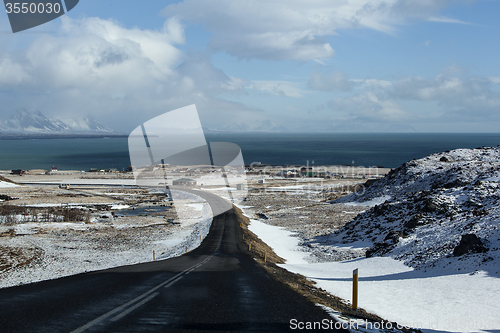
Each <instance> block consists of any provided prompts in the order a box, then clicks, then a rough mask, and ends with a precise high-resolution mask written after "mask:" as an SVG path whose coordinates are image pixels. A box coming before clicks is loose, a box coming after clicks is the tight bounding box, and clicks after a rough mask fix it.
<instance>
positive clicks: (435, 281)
mask: <svg viewBox="0 0 500 333" xmlns="http://www.w3.org/2000/svg"><path fill="white" fill-rule="evenodd" d="M249 229H250V230H251V231H252V232H254V233H255V234H256V235H257V236H258V237H259V238H261V239H262V240H263V241H264V242H266V243H267V244H268V245H269V246H271V247H272V248H273V250H275V252H276V253H277V254H278V255H279V256H281V257H283V258H284V259H285V260H286V261H287V263H286V264H283V265H281V266H282V267H284V268H285V269H287V270H289V271H291V272H294V273H299V274H302V275H304V276H306V277H308V278H310V279H312V280H313V281H315V282H316V283H317V286H318V287H320V288H323V289H325V290H327V291H328V292H330V293H331V294H333V295H336V296H339V297H341V298H343V299H345V300H348V301H351V297H352V289H351V288H352V271H353V270H354V269H355V268H358V269H359V272H360V273H359V276H360V278H359V304H360V306H361V307H362V308H364V309H365V310H367V311H369V312H372V313H374V314H377V315H379V316H380V317H382V318H386V319H388V320H391V321H395V322H397V323H398V324H400V325H405V326H409V327H414V328H422V330H423V331H424V332H438V331H445V332H486V331H493V330H499V329H500V320H499V319H498V313H500V303H499V302H498V298H499V297H500V279H499V278H497V277H494V276H490V275H488V274H487V273H486V272H484V271H478V272H476V273H475V274H449V273H446V272H443V271H439V270H437V269H436V270H433V271H427V272H422V271H416V270H414V269H413V268H411V267H408V266H405V265H404V264H403V263H402V262H401V261H397V260H394V259H391V258H388V257H373V258H358V259H354V260H348V261H341V262H323V263H307V262H306V261H305V259H304V257H305V255H307V254H306V253H305V252H303V251H301V249H300V247H299V243H300V240H299V239H298V238H297V237H294V234H293V233H292V232H290V231H287V230H285V229H284V228H280V227H276V226H271V225H267V224H265V223H263V222H260V221H257V220H251V224H250V226H249ZM346 245H348V244H344V246H346Z"/></svg>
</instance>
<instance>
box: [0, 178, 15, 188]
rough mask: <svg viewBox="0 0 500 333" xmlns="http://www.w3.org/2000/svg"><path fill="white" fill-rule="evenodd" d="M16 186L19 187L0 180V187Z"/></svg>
mask: <svg viewBox="0 0 500 333" xmlns="http://www.w3.org/2000/svg"><path fill="white" fill-rule="evenodd" d="M16 186H19V185H17V184H13V183H9V182H4V181H3V180H0V187H16Z"/></svg>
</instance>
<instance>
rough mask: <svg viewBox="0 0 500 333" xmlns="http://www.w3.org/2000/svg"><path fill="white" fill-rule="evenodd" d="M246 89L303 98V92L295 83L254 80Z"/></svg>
mask: <svg viewBox="0 0 500 333" xmlns="http://www.w3.org/2000/svg"><path fill="white" fill-rule="evenodd" d="M247 89H252V90H258V91H262V92H266V93H270V94H272V95H277V96H286V97H295V98H299V97H302V96H304V93H305V92H304V91H303V90H302V89H300V88H298V87H297V84H296V83H293V82H288V81H265V80H254V81H251V82H250V83H249V84H248V85H247Z"/></svg>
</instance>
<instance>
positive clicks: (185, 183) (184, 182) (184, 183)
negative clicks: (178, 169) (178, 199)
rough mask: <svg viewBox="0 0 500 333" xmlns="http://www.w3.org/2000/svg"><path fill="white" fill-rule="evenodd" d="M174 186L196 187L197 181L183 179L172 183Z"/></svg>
mask: <svg viewBox="0 0 500 333" xmlns="http://www.w3.org/2000/svg"><path fill="white" fill-rule="evenodd" d="M172 185H174V186H175V185H179V186H195V185H196V180H194V179H189V178H181V179H177V180H174V181H173V182H172Z"/></svg>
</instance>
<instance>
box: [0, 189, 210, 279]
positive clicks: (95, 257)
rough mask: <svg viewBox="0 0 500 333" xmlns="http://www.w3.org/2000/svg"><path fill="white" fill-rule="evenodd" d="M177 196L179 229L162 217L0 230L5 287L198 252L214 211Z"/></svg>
mask: <svg viewBox="0 0 500 333" xmlns="http://www.w3.org/2000/svg"><path fill="white" fill-rule="evenodd" d="M175 197H176V202H175V209H176V211H177V212H178V213H179V215H182V216H183V218H182V219H181V220H180V221H179V224H168V223H165V219H164V218H163V217H160V216H134V217H127V216H124V217H117V216H114V217H113V215H111V214H106V215H105V216H104V217H105V218H103V217H94V218H92V219H91V221H90V223H89V222H25V223H13V224H12V223H11V224H9V225H4V226H0V233H1V234H2V237H0V263H2V264H3V265H0V277H1V279H0V288H4V287H9V286H15V285H19V284H26V283H31V282H36V281H42V280H48V279H55V278H59V277H63V276H69V275H73V274H78V273H82V272H88V271H95V270H101V269H106V268H111V267H116V266H121V265H128V264H136V263H140V262H146V261H151V260H152V258H153V251H155V255H156V259H157V260H159V259H166V258H170V257H174V256H179V255H181V254H183V253H185V252H186V251H190V250H192V249H194V248H196V247H198V246H199V244H200V243H201V241H202V239H203V238H204V237H205V236H206V235H207V234H208V231H209V228H210V225H211V222H212V217H213V216H212V210H211V209H210V206H209V205H208V203H207V202H206V201H205V200H203V199H202V198H200V197H198V196H196V195H193V194H190V193H186V192H180V191H176V193H175ZM113 208H115V209H118V208H121V209H123V208H127V205H112V206H111V207H110V209H113ZM101 214H102V213H101ZM4 250H5V251H4ZM13 253H14V254H15V256H13V255H12V254H13ZM13 259H15V261H13Z"/></svg>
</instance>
